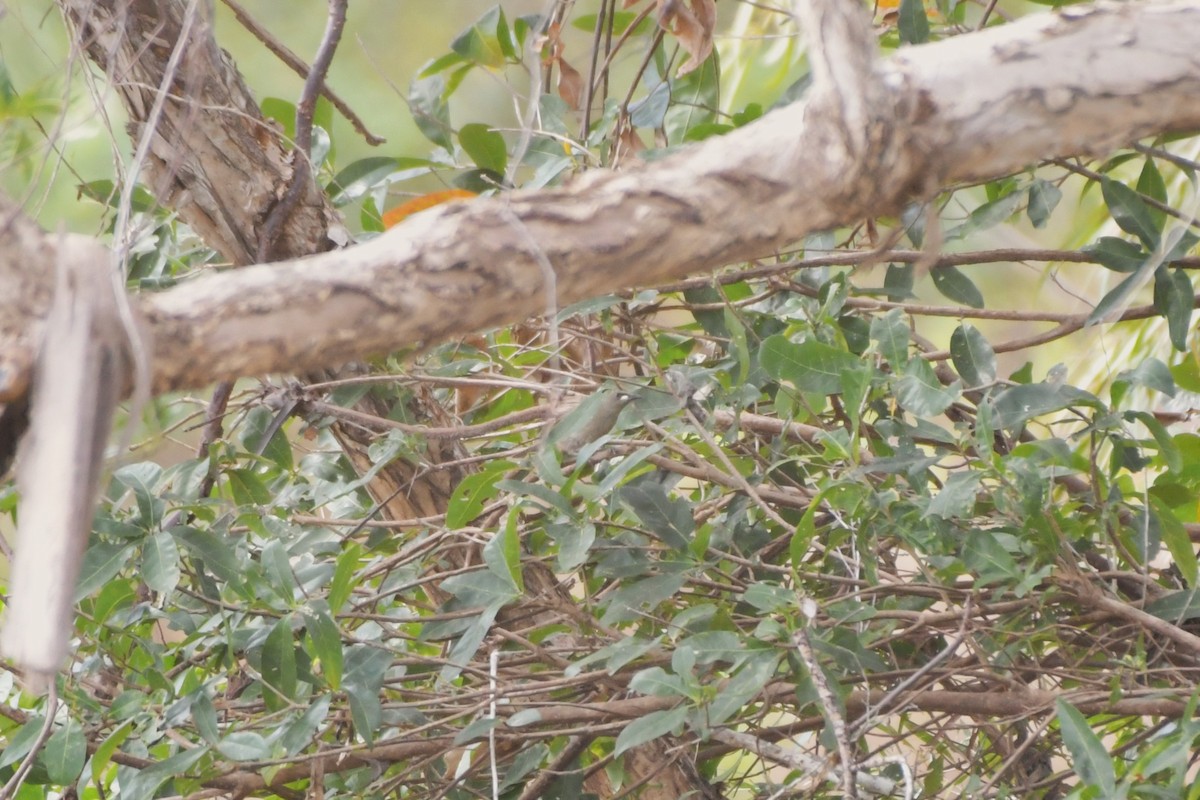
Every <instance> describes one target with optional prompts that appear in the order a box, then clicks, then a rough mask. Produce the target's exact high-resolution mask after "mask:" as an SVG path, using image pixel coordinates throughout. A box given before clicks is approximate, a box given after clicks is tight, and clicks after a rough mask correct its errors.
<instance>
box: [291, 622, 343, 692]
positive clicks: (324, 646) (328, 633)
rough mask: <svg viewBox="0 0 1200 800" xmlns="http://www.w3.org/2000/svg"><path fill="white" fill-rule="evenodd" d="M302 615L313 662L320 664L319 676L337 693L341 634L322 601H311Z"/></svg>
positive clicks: (340, 659)
mask: <svg viewBox="0 0 1200 800" xmlns="http://www.w3.org/2000/svg"><path fill="white" fill-rule="evenodd" d="M300 613H301V614H303V615H304V627H305V630H307V632H308V639H309V641H310V642H312V650H313V656H314V661H319V662H320V664H321V674H323V675H324V676H325V680H326V681H327V682H328V683H329V686H330V688H332V689H333V690H334V691H337V690H338V689H340V688H341V686H342V665H343V657H342V634H341V632H340V631H339V630H338V626H337V623H336V622H334V620H333V616H332V615H331V614H330V613H329V606H328V605H327V604H326V603H325V601H324V600H312V601H310V602H309V604H308V607H307V608H304V609H302V610H301V612H300Z"/></svg>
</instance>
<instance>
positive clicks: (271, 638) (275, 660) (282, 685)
mask: <svg viewBox="0 0 1200 800" xmlns="http://www.w3.org/2000/svg"><path fill="white" fill-rule="evenodd" d="M262 679H263V683H265V684H267V686H268V687H270V688H264V689H263V692H262V696H263V701H264V702H265V703H266V704H267V708H268V709H270V710H271V711H281V710H283V709H285V708H287V706H288V703H287V701H288V700H291V699H293V698H294V697H295V696H296V644H295V641H294V640H293V638H292V617H291V615H290V614H289V615H287V616H285V617H284V618H283V619H281V620H279V621H278V622H276V623H275V626H274V627H273V628H271V633H270V634H269V635H268V636H267V640H266V642H265V643H264V644H263V649H262ZM272 689H273V690H274V691H272ZM281 695H282V696H281Z"/></svg>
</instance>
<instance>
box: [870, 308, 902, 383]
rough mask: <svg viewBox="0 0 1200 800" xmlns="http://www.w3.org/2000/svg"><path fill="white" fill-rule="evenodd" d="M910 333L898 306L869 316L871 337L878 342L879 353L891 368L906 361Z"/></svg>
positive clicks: (897, 366)
mask: <svg viewBox="0 0 1200 800" xmlns="http://www.w3.org/2000/svg"><path fill="white" fill-rule="evenodd" d="M910 333H911V331H910V330H909V327H908V322H907V321H906V320H905V316H904V312H903V310H901V309H899V308H893V309H892V310H891V311H889V312H888V313H886V314H884V315H883V316H881V317H872V318H871V338H872V339H874V340H875V341H876V342H878V343H879V353H880V354H881V355H882V356H883V357H884V359H885V360H886V361H887V362H888V363H889V364H891V365H892V366H893V368H899V367H900V365H901V364H907V363H908V339H909V335H910Z"/></svg>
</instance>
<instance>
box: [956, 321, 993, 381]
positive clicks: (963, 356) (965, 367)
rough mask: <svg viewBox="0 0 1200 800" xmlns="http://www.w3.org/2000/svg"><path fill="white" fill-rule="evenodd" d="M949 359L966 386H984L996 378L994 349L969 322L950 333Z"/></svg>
mask: <svg viewBox="0 0 1200 800" xmlns="http://www.w3.org/2000/svg"><path fill="white" fill-rule="evenodd" d="M950 359H951V360H952V361H953V362H954V368H955V369H956V370H958V374H959V375H961V376H962V379H963V382H964V383H965V384H966V385H967V387H968V388H974V387H977V386H986V385H988V384H990V383H993V382H994V381H995V380H996V351H995V350H993V349H992V346H991V344H989V343H988V340H987V339H985V338H984V336H983V334H982V333H980V332H979V329H978V328H976V327H975V326H974V325H972V324H971V323H969V322H964V323H963V324H961V325H959V326H958V327H957V328H955V329H954V333H952V334H950Z"/></svg>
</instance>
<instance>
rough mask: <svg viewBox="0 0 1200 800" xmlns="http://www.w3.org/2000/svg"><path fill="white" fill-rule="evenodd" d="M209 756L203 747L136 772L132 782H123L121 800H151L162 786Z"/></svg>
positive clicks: (186, 751)
mask: <svg viewBox="0 0 1200 800" xmlns="http://www.w3.org/2000/svg"><path fill="white" fill-rule="evenodd" d="M207 755H208V746H207V745H203V746H201V747H195V748H192V749H191V750H184V751H182V752H179V753H176V754H175V755H173V756H171V757H170V758H167V759H164V760H162V761H159V762H158V763H157V764H155V765H154V766H152V767H147V768H146V769H143V770H140V771H138V772H136V773H135V774H134V775H133V777H132V778H131V779H130V780H128V781H121V800H150V798H151V797H154V794H155V792H157V791H158V789H159V787H160V786H162V785H163V784H164V783H166V782H167V781H169V780H171V779H172V778H178V777H180V776H182V775H185V774H186V773H187V771H188V770H189V769H191V768H192V767H194V766H195V765H196V764H198V763H199V762H200V760H201V759H202V758H204V757H205V756H207Z"/></svg>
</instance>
